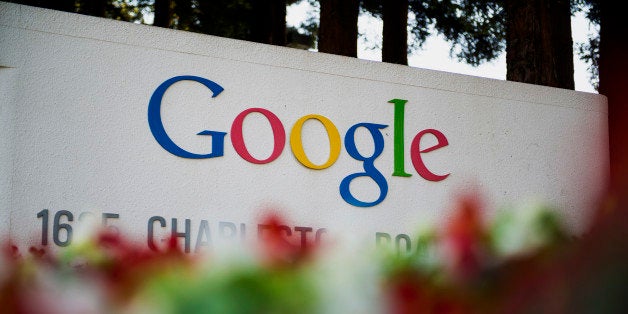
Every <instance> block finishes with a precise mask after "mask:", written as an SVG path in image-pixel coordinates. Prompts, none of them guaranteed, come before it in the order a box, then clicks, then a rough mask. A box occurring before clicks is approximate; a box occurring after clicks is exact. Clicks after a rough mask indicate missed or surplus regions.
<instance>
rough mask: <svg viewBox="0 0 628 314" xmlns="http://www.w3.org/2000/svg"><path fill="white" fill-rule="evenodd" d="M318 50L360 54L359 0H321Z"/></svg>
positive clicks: (349, 55) (345, 54)
mask: <svg viewBox="0 0 628 314" xmlns="http://www.w3.org/2000/svg"><path fill="white" fill-rule="evenodd" d="M319 3H320V7H321V16H320V26H319V30H318V51H320V52H325V53H333V54H337V55H343V56H348V57H357V55H358V11H359V9H360V5H359V4H360V2H359V1H358V0H320V1H319Z"/></svg>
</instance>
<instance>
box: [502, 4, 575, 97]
mask: <svg viewBox="0 0 628 314" xmlns="http://www.w3.org/2000/svg"><path fill="white" fill-rule="evenodd" d="M505 10H506V16H507V18H506V68H507V69H506V79H508V80H509V81H517V82H524V83H531V84H538V85H546V86H553V87H559V88H567V89H573V88H574V79H573V41H572V38H571V10H570V5H569V0H529V1H528V0H505Z"/></svg>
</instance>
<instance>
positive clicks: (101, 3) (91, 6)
mask: <svg viewBox="0 0 628 314" xmlns="http://www.w3.org/2000/svg"><path fill="white" fill-rule="evenodd" d="M79 2H80V10H79V13H82V14H87V15H93V16H99V17H105V15H106V13H107V2H108V1H107V0H79Z"/></svg>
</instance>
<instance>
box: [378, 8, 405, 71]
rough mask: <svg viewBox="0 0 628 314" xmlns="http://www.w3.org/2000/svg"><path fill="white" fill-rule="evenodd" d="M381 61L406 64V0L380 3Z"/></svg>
mask: <svg viewBox="0 0 628 314" xmlns="http://www.w3.org/2000/svg"><path fill="white" fill-rule="evenodd" d="M382 19H383V21H384V30H383V41H382V61H383V62H390V63H397V64H403V65H408V0H388V1H383V3H382Z"/></svg>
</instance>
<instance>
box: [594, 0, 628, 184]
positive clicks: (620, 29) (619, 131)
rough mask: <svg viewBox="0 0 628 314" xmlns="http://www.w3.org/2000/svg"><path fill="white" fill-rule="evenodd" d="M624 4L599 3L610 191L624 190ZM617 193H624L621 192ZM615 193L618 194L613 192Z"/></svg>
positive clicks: (627, 140)
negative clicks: (606, 108)
mask: <svg viewBox="0 0 628 314" xmlns="http://www.w3.org/2000/svg"><path fill="white" fill-rule="evenodd" d="M626 12H628V3H627V2H626V1H605V0H602V1H601V2H600V61H599V71H600V72H599V73H600V87H599V92H600V94H603V95H606V97H608V124H609V144H610V162H611V164H610V166H611V188H613V189H614V190H615V191H616V192H625V189H626V188H627V187H628V58H627V57H626V56H627V55H628V38H627V37H626V34H628V24H627V23H626V21H625V17H624V15H625V13H626ZM619 189H624V190H623V191H621V190H619ZM617 190H619V191H617Z"/></svg>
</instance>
